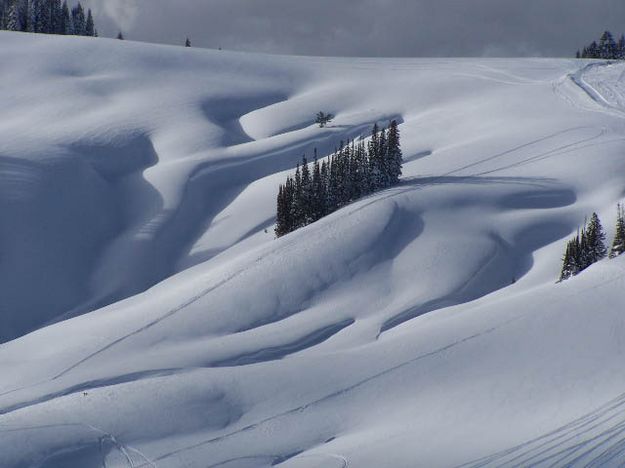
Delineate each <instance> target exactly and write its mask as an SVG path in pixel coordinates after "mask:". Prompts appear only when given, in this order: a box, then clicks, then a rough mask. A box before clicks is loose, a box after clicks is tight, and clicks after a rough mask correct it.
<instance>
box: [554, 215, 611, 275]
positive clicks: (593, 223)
mask: <svg viewBox="0 0 625 468" xmlns="http://www.w3.org/2000/svg"><path fill="white" fill-rule="evenodd" d="M607 253H608V252H607V249H606V246H605V234H604V232H603V227H602V226H601V221H599V216H597V213H593V214H592V217H591V218H590V222H587V223H585V224H584V227H583V228H582V231H581V233H579V232H578V233H577V235H576V236H575V237H574V238H573V239H571V240H569V241H568V243H567V246H566V252H565V254H564V258H563V259H562V271H561V273H560V281H564V280H567V279H569V278H571V277H573V276H576V275H578V274H579V273H581V272H582V271H584V270H585V269H586V268H588V267H589V266H590V265H592V264H593V263H596V262H598V261H599V260H602V259H604V258H605V257H606V255H607Z"/></svg>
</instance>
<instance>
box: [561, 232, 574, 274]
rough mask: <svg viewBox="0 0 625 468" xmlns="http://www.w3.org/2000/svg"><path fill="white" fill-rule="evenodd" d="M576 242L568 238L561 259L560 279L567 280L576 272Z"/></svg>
mask: <svg viewBox="0 0 625 468" xmlns="http://www.w3.org/2000/svg"><path fill="white" fill-rule="evenodd" d="M575 248H576V243H575V240H570V241H568V242H567V244H566V251H565V253H564V257H563V259H562V270H561V272H560V281H564V280H567V279H569V278H571V277H573V276H575V275H576V274H577V265H576V260H575V257H576V252H575Z"/></svg>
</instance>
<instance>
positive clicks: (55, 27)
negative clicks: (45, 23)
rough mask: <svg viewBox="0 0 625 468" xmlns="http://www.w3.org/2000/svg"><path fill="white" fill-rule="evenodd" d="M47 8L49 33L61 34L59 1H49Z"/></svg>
mask: <svg viewBox="0 0 625 468" xmlns="http://www.w3.org/2000/svg"><path fill="white" fill-rule="evenodd" d="M48 6H49V8H50V33H51V34H63V31H62V29H61V22H62V19H61V15H62V12H63V11H62V7H61V0H49V1H48Z"/></svg>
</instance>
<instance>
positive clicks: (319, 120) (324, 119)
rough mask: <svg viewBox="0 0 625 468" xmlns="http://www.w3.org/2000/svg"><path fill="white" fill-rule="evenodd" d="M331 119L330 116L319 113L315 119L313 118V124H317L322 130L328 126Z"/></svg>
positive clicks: (331, 116)
mask: <svg viewBox="0 0 625 468" xmlns="http://www.w3.org/2000/svg"><path fill="white" fill-rule="evenodd" d="M332 119H334V116H333V115H332V114H326V113H325V112H319V113H317V117H316V118H315V123H316V124H318V125H319V127H320V128H323V127H325V126H326V125H328V124H329V123H330V122H331V121H332Z"/></svg>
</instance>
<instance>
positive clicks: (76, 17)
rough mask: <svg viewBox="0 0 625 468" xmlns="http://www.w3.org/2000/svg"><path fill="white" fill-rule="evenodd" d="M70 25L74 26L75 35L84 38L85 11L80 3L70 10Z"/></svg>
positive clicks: (85, 28) (85, 29)
mask: <svg viewBox="0 0 625 468" xmlns="http://www.w3.org/2000/svg"><path fill="white" fill-rule="evenodd" d="M72 24H73V25H74V34H75V35H77V36H84V35H85V34H86V31H87V19H86V17H85V10H84V8H83V7H82V5H81V4H80V2H78V4H77V5H76V6H75V7H74V8H72Z"/></svg>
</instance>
